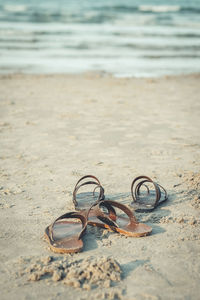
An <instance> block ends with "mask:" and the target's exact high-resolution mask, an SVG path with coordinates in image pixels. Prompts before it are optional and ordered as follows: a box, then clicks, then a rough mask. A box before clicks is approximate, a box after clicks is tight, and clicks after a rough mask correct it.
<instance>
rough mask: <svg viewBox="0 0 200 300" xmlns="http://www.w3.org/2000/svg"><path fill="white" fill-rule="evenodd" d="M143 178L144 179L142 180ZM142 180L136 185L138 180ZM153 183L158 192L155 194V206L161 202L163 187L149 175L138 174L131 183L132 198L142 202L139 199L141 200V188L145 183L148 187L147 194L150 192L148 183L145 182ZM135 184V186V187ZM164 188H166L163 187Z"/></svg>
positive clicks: (134, 200)
mask: <svg viewBox="0 0 200 300" xmlns="http://www.w3.org/2000/svg"><path fill="white" fill-rule="evenodd" d="M141 179H143V180H142V181H141ZM139 180H140V182H139V183H138V184H137V185H136V186H135V184H136V182H137V181H139ZM148 182H149V183H152V184H153V186H154V189H155V192H156V195H155V202H154V206H155V205H156V204H157V203H158V202H159V200H160V197H161V191H160V188H159V187H161V186H160V185H159V184H158V183H156V182H154V181H153V180H152V179H151V178H150V177H148V176H143V175H142V176H138V177H136V178H135V179H134V180H133V182H132V184H131V194H132V198H133V202H140V201H138V200H139V197H138V196H139V194H140V188H141V187H142V186H143V185H144V186H145V187H146V188H147V194H149V192H150V191H149V188H148V187H147V185H146V184H145V183H148ZM134 186H135V188H134ZM163 190H164V188H163ZM164 191H165V190H164Z"/></svg>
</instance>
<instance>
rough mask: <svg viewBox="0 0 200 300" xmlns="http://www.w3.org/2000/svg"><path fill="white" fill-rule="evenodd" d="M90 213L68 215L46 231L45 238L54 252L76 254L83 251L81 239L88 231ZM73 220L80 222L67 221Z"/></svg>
mask: <svg viewBox="0 0 200 300" xmlns="http://www.w3.org/2000/svg"><path fill="white" fill-rule="evenodd" d="M88 213H89V211H82V212H69V213H66V214H64V215H62V216H60V217H59V218H57V219H56V220H55V221H54V222H53V223H52V224H51V225H49V226H48V227H47V228H46V229H45V235H44V236H45V238H46V240H47V241H48V243H49V245H50V249H51V250H52V251H53V252H57V253H75V252H80V251H81V250H82V248H83V241H82V239H81V238H82V236H83V235H84V234H85V231H86V227H87V220H88ZM72 218H73V219H78V220H77V221H78V222H76V221H75V220H74V221H73V220H67V219H72ZM80 221H81V222H80Z"/></svg>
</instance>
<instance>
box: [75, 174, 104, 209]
mask: <svg viewBox="0 0 200 300" xmlns="http://www.w3.org/2000/svg"><path fill="white" fill-rule="evenodd" d="M88 177H91V178H94V179H95V180H96V181H97V182H96V181H86V182H84V183H81V184H80V182H81V181H82V180H84V179H85V178H88ZM88 184H93V185H96V187H95V188H94V190H93V195H94V193H95V190H96V189H97V188H99V189H100V192H99V197H98V201H101V200H103V199H104V188H103V187H102V186H101V184H100V181H99V180H98V179H97V178H96V177H95V176H93V175H86V176H84V177H82V178H81V179H79V180H78V182H77V183H76V185H75V188H74V191H73V203H74V205H75V206H77V205H78V202H77V200H76V195H77V192H78V190H79V189H80V188H81V187H82V186H84V185H88Z"/></svg>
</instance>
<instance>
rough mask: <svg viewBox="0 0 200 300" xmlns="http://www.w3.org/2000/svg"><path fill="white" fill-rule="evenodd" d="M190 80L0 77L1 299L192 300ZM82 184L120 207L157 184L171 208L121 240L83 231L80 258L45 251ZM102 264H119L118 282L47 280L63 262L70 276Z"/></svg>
mask: <svg viewBox="0 0 200 300" xmlns="http://www.w3.org/2000/svg"><path fill="white" fill-rule="evenodd" d="M199 82H200V75H189V76H178V77H163V78H158V79H134V78H133V79H130V78H129V79H126V78H124V79H119V78H113V77H111V76H109V75H106V74H92V73H87V74H84V75H21V74H19V75H1V76H0V179H1V180H0V226H1V233H0V237H1V240H0V241H1V242H0V264H1V266H0V289H1V299H2V300H3V299H44V298H46V299H52V300H53V299H69V300H70V299H127V300H133V299H137V300H147V299H152V300H153V299H198V297H199V293H200V287H199V280H200V275H199V274H200V251H199V250H200V230H199V224H200V221H199V215H200V214H199V212H200V173H199V167H200V130H199V129H200V119H199V116H200V102H199V95H200V84H199ZM85 174H94V175H96V176H97V177H98V178H99V179H100V181H101V183H102V184H103V186H104V187H105V195H106V197H107V198H109V199H114V200H116V201H120V202H122V203H125V204H129V203H130V202H131V195H130V185H131V182H132V180H133V178H134V177H136V176H138V175H141V174H142V175H148V176H150V177H152V178H153V179H155V180H156V181H158V182H159V183H161V184H162V185H163V186H164V187H165V188H166V189H167V191H168V193H169V200H168V201H167V202H166V203H164V204H163V205H162V206H159V207H158V208H157V209H156V210H154V211H153V212H151V213H136V216H137V218H138V219H139V221H140V222H144V223H147V224H148V225H150V226H152V228H153V232H152V234H151V235H150V236H148V237H143V238H127V237H125V236H121V235H119V234H117V233H112V232H107V231H105V230H102V229H98V228H92V227H91V228H89V229H88V233H87V235H86V236H85V237H84V249H83V252H81V253H79V254H74V255H72V256H71V255H61V254H54V253H52V252H51V251H50V250H49V248H48V244H47V243H45V241H44V240H43V233H44V229H45V227H46V226H47V225H49V224H50V223H51V222H52V221H53V220H54V219H55V218H56V217H58V216H59V215H61V214H63V213H65V212H67V211H68V210H71V209H73V204H72V191H73V187H74V185H75V183H76V181H77V180H78V179H79V178H80V177H81V176H83V175H85ZM102 256H104V258H102ZM49 257H50V258H49ZM109 257H111V258H112V259H113V260H114V261H116V263H118V264H119V266H120V278H121V279H120V280H117V281H116V282H115V281H113V282H111V283H110V284H107V285H106V284H105V285H98V284H97V285H96V286H91V285H90V284H89V283H87V285H86V286H87V288H84V287H83V286H77V284H75V285H73V284H71V285H70V284H64V280H61V278H59V275H57V273H58V272H57V270H58V269H59V267H58V266H59V265H61V264H64V263H66V264H70V263H73V266H74V268H75V269H76V268H77V269H78V268H80V266H82V264H83V266H84V264H85V263H86V262H87V260H88V259H93V260H94V261H95V262H96V261H97V265H98V259H99V264H102V259H103V260H105V262H107V261H109ZM52 262H55V264H53V265H52ZM56 263H57V265H56ZM45 264H46V265H45ZM34 265H35V266H34ZM45 266H46V267H47V271H46V273H45V269H43V268H44V267H45ZM67 266H69V265H66V268H67ZM46 267H45V268H46ZM48 268H50V269H51V270H52V268H53V271H48V270H49V269H48ZM38 270H40V271H41V270H43V273H42V275H41V276H40V278H38V277H37V274H36V272H38ZM59 270H60V269H59ZM54 271H55V272H54ZM63 272H64V271H63ZM54 273H55V274H54ZM34 274H35V275H34ZM52 274H53V275H52ZM86 276H87V275H86ZM99 276H100V275H99ZM117 276H118V275H117ZM56 278H57V279H56ZM102 278H104V277H102ZM117 278H118V279H119V277H117ZM37 279H38V280H37ZM104 279H105V280H108V278H107V277H105V278H104ZM73 280H74V279H73ZM107 282H108V281H107ZM109 285H111V286H110V287H109Z"/></svg>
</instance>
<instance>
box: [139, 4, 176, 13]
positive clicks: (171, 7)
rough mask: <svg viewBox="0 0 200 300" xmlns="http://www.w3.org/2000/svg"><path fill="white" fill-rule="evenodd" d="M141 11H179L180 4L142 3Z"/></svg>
mask: <svg viewBox="0 0 200 300" xmlns="http://www.w3.org/2000/svg"><path fill="white" fill-rule="evenodd" d="M139 10H140V11H152V12H170V11H179V10H180V6H178V5H140V6H139Z"/></svg>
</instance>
